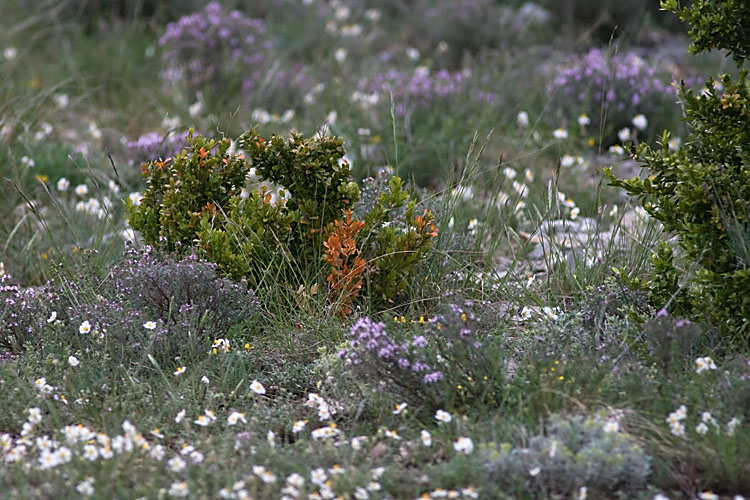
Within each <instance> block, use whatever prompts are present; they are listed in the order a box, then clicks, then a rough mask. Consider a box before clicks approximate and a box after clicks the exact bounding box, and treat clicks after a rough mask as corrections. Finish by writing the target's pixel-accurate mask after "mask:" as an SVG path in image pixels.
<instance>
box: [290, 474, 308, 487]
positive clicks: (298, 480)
mask: <svg viewBox="0 0 750 500" xmlns="http://www.w3.org/2000/svg"><path fill="white" fill-rule="evenodd" d="M286 483H287V484H289V485H291V486H294V487H295V488H302V487H303V486H304V485H305V478H304V477H302V476H301V475H299V474H297V473H296V472H293V473H291V474H289V475H288V476H287V477H286Z"/></svg>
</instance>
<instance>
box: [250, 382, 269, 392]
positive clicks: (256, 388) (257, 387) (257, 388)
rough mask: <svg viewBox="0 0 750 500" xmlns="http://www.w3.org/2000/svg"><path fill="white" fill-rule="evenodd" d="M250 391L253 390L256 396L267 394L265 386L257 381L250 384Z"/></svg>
mask: <svg viewBox="0 0 750 500" xmlns="http://www.w3.org/2000/svg"><path fill="white" fill-rule="evenodd" d="M250 390H252V391H253V392H254V393H255V394H265V393H266V388H265V387H263V384H261V383H260V382H258V381H257V380H253V381H252V382H251V383H250Z"/></svg>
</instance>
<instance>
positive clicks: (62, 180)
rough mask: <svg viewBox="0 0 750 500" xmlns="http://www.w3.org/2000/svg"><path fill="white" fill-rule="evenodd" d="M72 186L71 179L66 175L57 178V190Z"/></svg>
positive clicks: (61, 190) (65, 189)
mask: <svg viewBox="0 0 750 500" xmlns="http://www.w3.org/2000/svg"><path fill="white" fill-rule="evenodd" d="M69 187H70V181H69V180H68V179H66V178H65V177H60V178H59V179H58V180H57V190H58V191H60V192H63V191H67V190H68V188H69Z"/></svg>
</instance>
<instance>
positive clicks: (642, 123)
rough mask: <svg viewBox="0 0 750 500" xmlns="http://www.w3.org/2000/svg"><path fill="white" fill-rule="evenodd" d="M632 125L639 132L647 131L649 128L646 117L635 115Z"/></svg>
mask: <svg viewBox="0 0 750 500" xmlns="http://www.w3.org/2000/svg"><path fill="white" fill-rule="evenodd" d="M632 123H633V126H635V128H637V129H638V130H646V127H648V119H647V118H646V116H645V115H641V114H638V115H635V116H634V117H633V122H632Z"/></svg>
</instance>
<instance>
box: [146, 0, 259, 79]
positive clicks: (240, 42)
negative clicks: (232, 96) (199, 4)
mask: <svg viewBox="0 0 750 500" xmlns="http://www.w3.org/2000/svg"><path fill="white" fill-rule="evenodd" d="M159 43H160V44H161V46H162V47H163V48H164V53H163V60H164V63H165V68H166V69H165V70H164V71H162V72H161V74H160V77H161V78H162V79H163V80H165V81H167V82H170V83H182V84H185V85H186V86H187V89H188V90H189V91H194V90H196V89H197V88H206V87H205V85H209V88H210V85H211V84H214V85H215V84H218V83H219V82H220V81H224V80H225V79H227V78H232V77H240V78H242V88H243V89H244V90H252V89H253V88H255V86H256V84H257V83H258V81H259V80H260V78H261V77H262V75H263V72H264V67H265V66H266V65H267V62H268V61H269V60H270V50H271V45H272V44H271V42H270V40H268V38H266V26H265V23H264V22H263V21H262V20H260V19H252V18H249V17H247V16H245V15H244V14H243V13H242V12H240V11H238V10H233V11H231V12H228V13H227V12H226V11H225V10H224V9H223V8H222V6H221V5H220V4H219V3H218V2H210V3H208V4H207V5H206V6H205V8H204V9H203V10H202V11H199V12H196V13H193V14H190V15H186V16H183V17H182V18H180V19H179V20H178V21H177V22H174V23H169V24H168V25H167V30H166V33H165V34H164V35H163V36H162V38H161V40H160V42H159ZM240 75H241V76H240ZM213 90H217V89H213Z"/></svg>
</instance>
